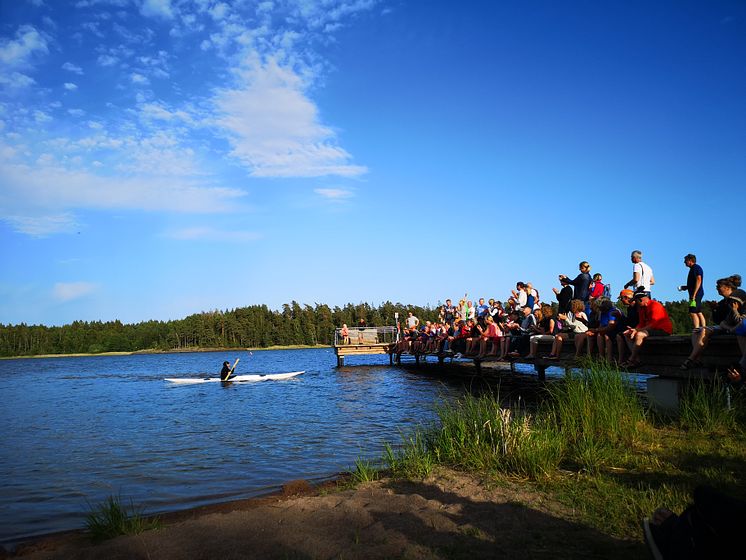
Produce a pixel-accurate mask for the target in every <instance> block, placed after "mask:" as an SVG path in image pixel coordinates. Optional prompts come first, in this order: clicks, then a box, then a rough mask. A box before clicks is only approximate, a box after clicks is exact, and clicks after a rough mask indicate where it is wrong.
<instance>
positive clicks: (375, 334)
mask: <svg viewBox="0 0 746 560" xmlns="http://www.w3.org/2000/svg"><path fill="white" fill-rule="evenodd" d="M347 331H348V332H349V335H348V336H347V337H346V338H345V337H343V336H342V329H341V328H340V329H334V346H354V345H355V344H390V343H392V342H396V341H397V339H398V336H397V335H398V331H397V328H396V327H348V328H347Z"/></svg>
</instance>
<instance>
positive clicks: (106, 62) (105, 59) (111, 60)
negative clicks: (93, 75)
mask: <svg viewBox="0 0 746 560" xmlns="http://www.w3.org/2000/svg"><path fill="white" fill-rule="evenodd" d="M96 62H98V64H99V66H114V65H115V64H116V63H117V62H119V59H118V58H117V57H115V56H111V55H109V54H102V55H99V57H98V59H97V60H96Z"/></svg>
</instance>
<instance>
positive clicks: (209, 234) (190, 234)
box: [164, 226, 262, 243]
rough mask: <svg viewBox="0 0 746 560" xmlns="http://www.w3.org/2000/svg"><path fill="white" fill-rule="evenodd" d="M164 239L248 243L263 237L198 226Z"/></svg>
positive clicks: (244, 232)
mask: <svg viewBox="0 0 746 560" xmlns="http://www.w3.org/2000/svg"><path fill="white" fill-rule="evenodd" d="M164 237H168V238H169V239H176V240H179V241H220V242H230V243H246V242H249V241H256V240H257V239H261V237H262V236H261V235H260V234H258V233H256V232H253V231H236V230H219V229H215V228H213V227H210V226H196V227H191V228H184V229H178V230H171V231H168V232H166V233H164Z"/></svg>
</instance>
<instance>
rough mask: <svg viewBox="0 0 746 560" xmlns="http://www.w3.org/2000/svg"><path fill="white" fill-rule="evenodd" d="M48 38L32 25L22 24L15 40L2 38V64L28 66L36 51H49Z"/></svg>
mask: <svg viewBox="0 0 746 560" xmlns="http://www.w3.org/2000/svg"><path fill="white" fill-rule="evenodd" d="M47 52H49V49H48V48H47V41H46V39H45V38H44V37H43V36H42V35H41V34H40V33H39V32H38V31H37V30H36V29H34V28H33V27H32V26H30V25H22V26H21V27H19V28H18V31H17V32H16V38H15V40H7V39H2V40H0V64H3V65H4V66H6V67H9V68H20V67H24V66H28V65H29V64H30V63H31V58H32V57H33V56H34V55H35V53H47Z"/></svg>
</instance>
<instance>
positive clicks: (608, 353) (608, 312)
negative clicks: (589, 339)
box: [596, 298, 626, 363]
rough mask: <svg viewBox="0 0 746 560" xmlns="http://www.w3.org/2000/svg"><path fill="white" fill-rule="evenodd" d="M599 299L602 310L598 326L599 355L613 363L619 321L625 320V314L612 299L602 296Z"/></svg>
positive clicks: (597, 342)
mask: <svg viewBox="0 0 746 560" xmlns="http://www.w3.org/2000/svg"><path fill="white" fill-rule="evenodd" d="M597 301H598V302H599V304H598V308H599V310H600V311H601V314H600V315H599V324H598V328H596V344H597V345H598V357H599V358H604V359H605V360H606V361H607V362H609V363H611V361H612V356H613V354H614V339H615V338H616V332H617V322H620V321H622V322H623V320H624V314H623V313H622V312H621V311H620V310H619V309H617V308H616V307H614V304H613V303H612V301H611V300H610V299H606V298H600V299H598V300H597ZM625 330H626V329H625Z"/></svg>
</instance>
